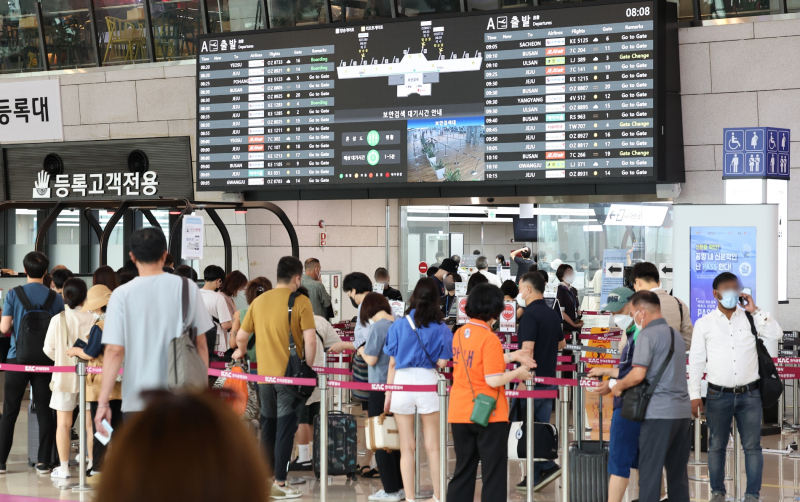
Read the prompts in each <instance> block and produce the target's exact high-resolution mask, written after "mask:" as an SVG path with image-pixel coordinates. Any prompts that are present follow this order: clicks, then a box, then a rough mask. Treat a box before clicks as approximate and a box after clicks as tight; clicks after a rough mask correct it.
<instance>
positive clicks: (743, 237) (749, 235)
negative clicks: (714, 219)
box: [689, 227, 756, 323]
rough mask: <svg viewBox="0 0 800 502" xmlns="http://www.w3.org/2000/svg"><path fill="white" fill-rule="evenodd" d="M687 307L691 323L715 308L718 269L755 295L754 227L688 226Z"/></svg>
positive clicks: (719, 272) (754, 296)
mask: <svg viewBox="0 0 800 502" xmlns="http://www.w3.org/2000/svg"><path fill="white" fill-rule="evenodd" d="M690 232H691V237H690V245H691V249H690V253H691V257H692V258H691V262H690V263H691V265H692V268H691V270H690V271H689V279H690V281H689V287H690V298H689V310H690V311H691V316H692V323H696V322H697V320H698V319H700V318H701V317H703V316H704V315H706V314H707V313H709V312H713V311H714V310H715V309H716V308H717V300H716V298H714V287H713V282H714V278H715V277H717V276H718V275H719V274H721V273H722V272H731V273H733V274H735V275H736V276H738V277H739V280H740V281H741V283H742V286H743V287H744V288H749V293H750V295H751V296H752V297H753V298H754V299H755V298H756V227H691V229H690Z"/></svg>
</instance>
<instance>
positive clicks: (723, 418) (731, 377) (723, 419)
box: [689, 272, 783, 502]
mask: <svg viewBox="0 0 800 502" xmlns="http://www.w3.org/2000/svg"><path fill="white" fill-rule="evenodd" d="M712 287H713V288H714V298H716V299H717V308H716V309H715V310H714V311H712V312H709V313H708V314H706V315H704V316H703V317H701V318H700V319H698V320H697V323H695V326H694V334H693V335H692V337H693V342H694V343H692V349H691V350H690V351H689V395H690V396H691V399H692V414H693V415H694V416H695V417H697V416H699V414H700V413H701V412H702V408H703V402H702V400H701V398H700V382H701V380H702V378H703V374H706V380H707V381H708V393H707V395H706V420H707V421H708V432H709V435H710V438H711V439H710V443H709V446H708V479H709V482H710V484H711V501H712V502H724V500H725V450H726V448H727V446H728V437H729V435H730V432H731V421H732V419H734V418H735V419H736V426H737V427H738V429H739V434H740V435H741V438H742V448H743V449H744V464H745V472H746V474H747V488H746V490H745V497H744V500H745V502H755V501H757V500H758V497H759V493H760V492H761V472H762V470H763V466H764V459H763V455H762V452H761V415H762V413H761V394H760V392H759V385H758V379H759V374H758V354H757V352H756V338H755V336H753V333H752V328H751V325H750V323H751V322H753V323H754V324H755V327H756V331H757V332H758V336H759V338H766V339H769V340H776V341H778V340H781V339H782V338H783V331H782V330H781V327H780V326H779V325H778V323H777V322H776V321H775V319H774V318H773V317H772V316H771V315H770V314H769V313H767V312H764V311H763V310H761V309H759V308H758V307H757V306H756V303H755V301H754V300H753V298H752V297H751V296H750V295H748V294H746V293H743V292H742V285H741V283H740V282H739V278H738V277H736V276H735V275H734V274H732V273H730V272H723V273H721V274H719V275H718V276H717V277H716V278H714V283H713V286H712Z"/></svg>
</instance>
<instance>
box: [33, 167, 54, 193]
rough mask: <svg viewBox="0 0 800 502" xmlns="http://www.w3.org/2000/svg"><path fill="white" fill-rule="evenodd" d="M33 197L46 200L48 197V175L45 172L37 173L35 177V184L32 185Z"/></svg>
mask: <svg viewBox="0 0 800 502" xmlns="http://www.w3.org/2000/svg"><path fill="white" fill-rule="evenodd" d="M33 197H34V198H36V199H47V198H49V197H50V175H49V174H48V173H47V171H44V170H42V171H39V174H38V175H37V176H36V183H34V185H33Z"/></svg>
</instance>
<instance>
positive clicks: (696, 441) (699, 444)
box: [689, 414, 706, 465]
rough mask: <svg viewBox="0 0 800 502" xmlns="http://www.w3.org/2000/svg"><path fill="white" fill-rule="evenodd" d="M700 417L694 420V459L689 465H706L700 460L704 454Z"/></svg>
mask: <svg viewBox="0 0 800 502" xmlns="http://www.w3.org/2000/svg"><path fill="white" fill-rule="evenodd" d="M698 415H699V414H698ZM701 427H702V424H701V423H700V417H699V416H698V417H697V418H695V419H694V459H693V460H691V461H690V462H689V465H705V464H706V463H705V462H703V461H702V460H700V453H701V452H702V441H701V440H700V432H701V431H700V428H701Z"/></svg>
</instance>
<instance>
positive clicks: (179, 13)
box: [0, 0, 800, 74]
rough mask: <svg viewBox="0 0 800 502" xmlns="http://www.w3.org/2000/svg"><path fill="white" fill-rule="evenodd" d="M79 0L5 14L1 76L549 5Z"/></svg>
mask: <svg viewBox="0 0 800 502" xmlns="http://www.w3.org/2000/svg"><path fill="white" fill-rule="evenodd" d="M83 1H84V2H85V4H84V5H83V6H82V8H81V6H76V7H72V6H71V7H70V10H68V11H61V10H55V11H50V10H48V11H43V6H45V8H46V6H47V5H48V4H42V3H39V2H36V3H35V4H34V5H35V7H31V8H30V9H29V11H24V12H23V11H16V12H14V11H12V12H9V13H8V14H7V15H4V16H3V17H4V19H3V26H2V27H0V74H2V73H19V72H33V71H49V70H57V69H69V68H86V67H98V66H113V65H121V64H122V65H128V64H136V63H148V62H157V61H176V60H182V59H194V57H195V55H196V51H197V44H196V40H197V36H198V35H200V34H206V33H220V34H225V33H235V32H237V31H249V30H258V29H264V28H267V29H274V28H293V27H297V26H301V25H308V24H327V23H338V22H356V23H358V22H363V23H375V22H376V20H378V21H379V20H381V19H391V18H394V17H406V16H414V15H422V14H432V13H442V14H446V15H447V14H449V15H452V16H458V15H459V14H460V13H462V12H465V11H472V10H481V11H483V10H495V9H506V8H518V7H526V6H527V7H533V8H536V7H537V6H539V5H547V4H548V3H553V2H548V1H547V0H524V1H517V0H448V1H445V2H439V3H437V5H436V7H435V8H433V7H432V8H431V9H430V11H424V10H416V9H410V10H409V9H408V8H407V7H402V5H404V4H405V3H404V2H400V0H376V1H375V2H372V3H370V5H371V7H369V8H357V7H356V6H351V5H350V4H349V3H344V2H343V0H299V2H296V4H292V6H291V7H290V8H289V9H288V10H287V8H285V6H282V7H278V6H277V4H275V2H274V0H235V1H236V2H237V4H236V5H235V6H234V8H233V9H231V10H234V11H235V12H236V15H234V16H233V17H232V16H231V13H230V11H229V8H228V5H229V3H230V2H233V1H234V0H208V1H207V0H188V1H186V2H181V3H180V4H173V3H169V2H165V1H162V0H137V1H135V2H133V3H129V4H125V5H108V4H106V2H107V1H108V0H83ZM578 1H580V0H578ZM590 1H591V0H590ZM110 3H113V2H110ZM418 3H419V4H420V5H425V4H426V3H425V2H418ZM558 3H564V2H560V1H559V2H558ZM570 3H572V2H570ZM243 4H244V5H243ZM176 5H180V7H178V6H176ZM354 5H355V4H354ZM677 7H678V17H679V20H680V21H681V22H682V24H685V25H686V26H700V25H703V24H723V23H728V22H737V19H741V18H742V17H751V16H769V17H770V19H785V18H787V17H794V16H792V15H791V13H795V12H800V0H680V1H679V2H677ZM242 12H246V14H242ZM775 16H777V17H775ZM798 17H800V15H798ZM759 20H760V19H759Z"/></svg>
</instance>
